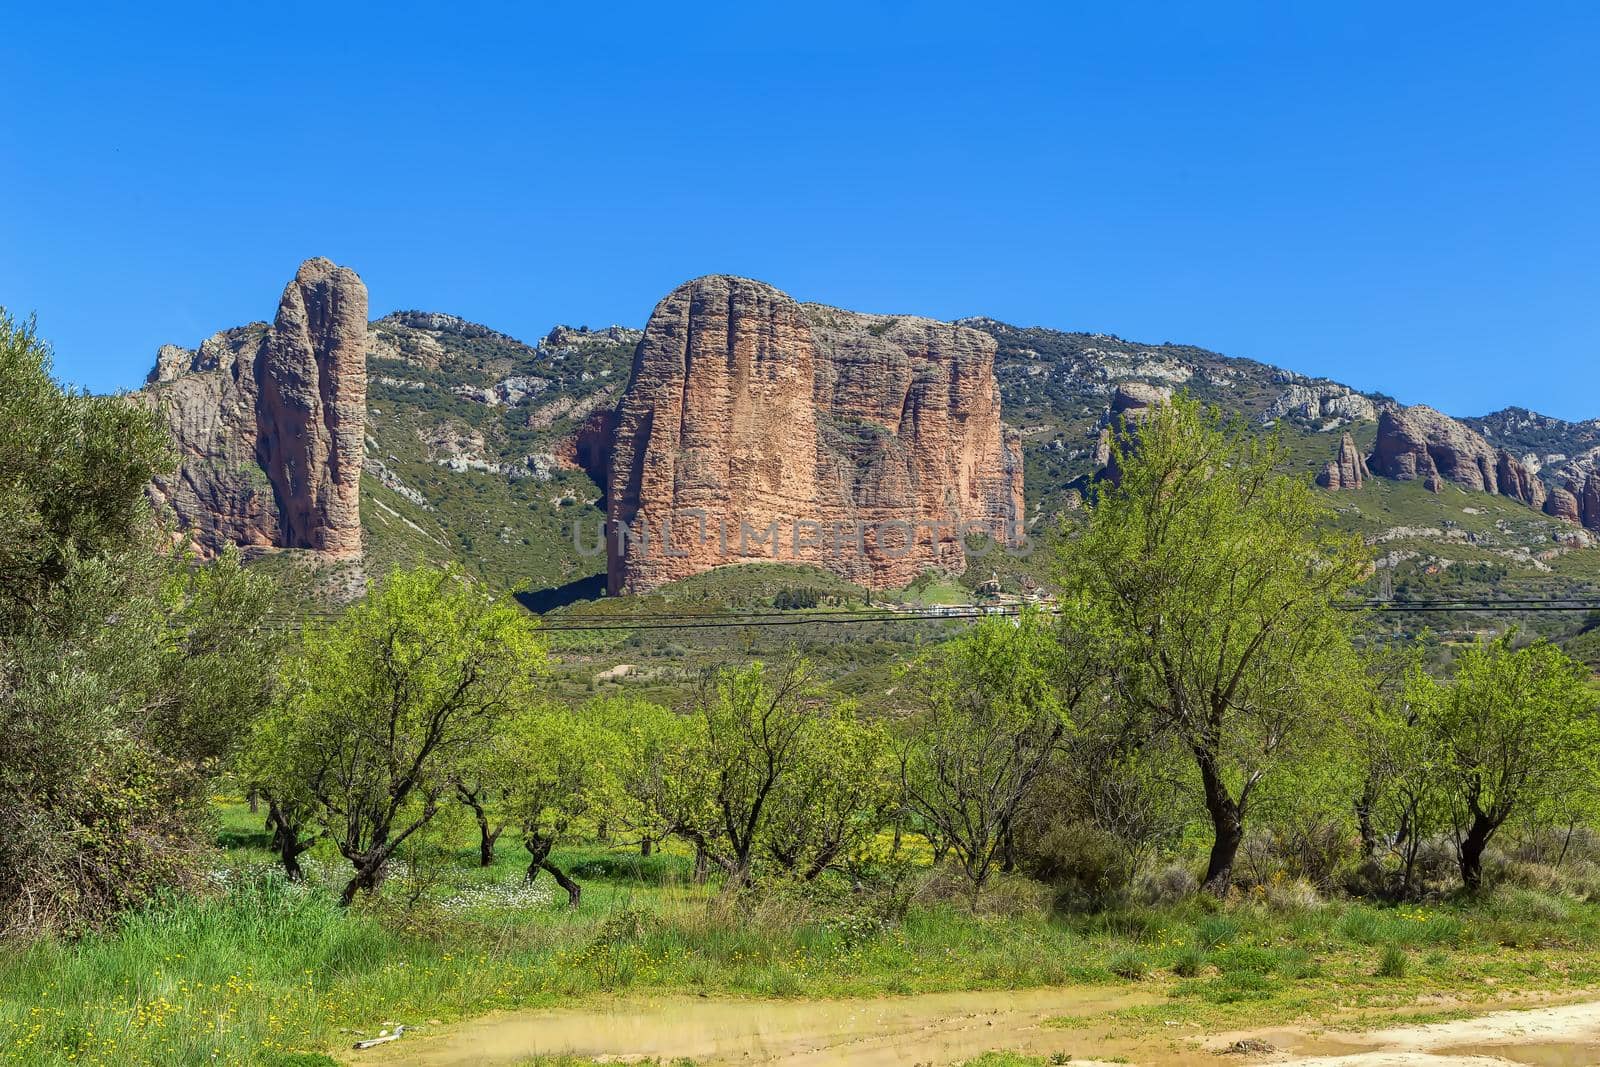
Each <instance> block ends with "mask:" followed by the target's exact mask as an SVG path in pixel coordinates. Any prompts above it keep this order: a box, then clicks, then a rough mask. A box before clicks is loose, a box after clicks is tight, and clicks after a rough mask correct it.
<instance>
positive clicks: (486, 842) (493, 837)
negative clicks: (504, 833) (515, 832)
mask: <svg viewBox="0 0 1600 1067" xmlns="http://www.w3.org/2000/svg"><path fill="white" fill-rule="evenodd" d="M503 829H505V827H503V826H501V827H497V828H494V829H491V828H490V827H489V820H488V819H486V818H484V817H483V816H482V815H480V816H478V866H479V867H493V866H494V843H495V842H496V841H498V840H500V831H501V830H503Z"/></svg>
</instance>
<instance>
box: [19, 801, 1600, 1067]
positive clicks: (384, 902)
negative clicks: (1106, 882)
mask: <svg viewBox="0 0 1600 1067" xmlns="http://www.w3.org/2000/svg"><path fill="white" fill-rule="evenodd" d="M469 825H470V824H469ZM460 829H461V828H460V827H456V828H454V830H452V831H451V832H452V833H454V834H456V836H455V838H454V840H456V841H458V842H459V841H460V840H461V838H460V836H459V831H460ZM219 841H220V843H221V844H222V845H223V846H224V848H223V851H222V855H223V860H222V865H221V866H219V867H218V868H216V869H215V870H214V871H213V877H212V881H213V882H214V883H215V884H214V886H213V887H212V888H211V889H209V890H207V891H200V892H194V893H189V894H185V895H184V896H182V897H181V898H174V899H172V900H170V901H168V902H166V903H164V904H161V905H159V906H156V907H153V908H151V909H148V910H146V911H143V912H140V913H135V914H132V915H129V916H128V917H126V918H125V919H124V921H123V922H122V923H121V925H120V926H119V927H118V928H117V929H113V930H107V931H104V932H100V933H94V934H89V935H86V936H84V937H82V938H80V939H78V940H76V941H68V940H63V939H43V940H38V941H34V942H31V943H8V944H0V1063H3V1064H19V1065H36V1064H38V1065H42V1064H52V1065H55V1064H100V1065H105V1067H113V1065H116V1067H120V1065H123V1064H159V1065H162V1067H166V1065H174V1064H223V1063H228V1064H264V1065H267V1067H313V1065H318V1064H320V1065H323V1067H327V1065H329V1064H334V1063H338V1062H351V1063H369V1062H370V1063H381V1064H417V1065H423V1064H447V1063H506V1064H512V1063H519V1062H532V1063H541V1062H542V1063H549V1064H561V1063H578V1062H588V1061H589V1060H592V1059H593V1058H595V1057H611V1058H613V1059H615V1058H624V1057H625V1058H628V1059H630V1060H637V1059H639V1058H641V1057H643V1058H645V1059H650V1058H658V1059H660V1060H661V1062H663V1063H672V1062H674V1061H676V1060H678V1059H679V1058H687V1059H688V1060H692V1061H694V1062H699V1063H704V1064H710V1063H716V1062H739V1063H761V1062H774V1063H825V1062H849V1063H864V1064H869V1065H870V1064H874V1063H882V1064H900V1063H904V1064H910V1063H914V1062H916V1063H939V1064H956V1063H961V1062H965V1061H971V1060H975V1059H977V1060H978V1062H981V1063H984V1064H987V1065H990V1067H1000V1065H1004V1064H1007V1063H1014V1064H1032V1063H1044V1062H1051V1061H1052V1058H1056V1059H1057V1060H1059V1058H1060V1057H1071V1056H1087V1055H1094V1056H1098V1057H1100V1058H1102V1059H1113V1060H1114V1059H1118V1058H1121V1059H1123V1060H1125V1061H1128V1062H1133V1063H1152V1064H1177V1063H1184V1062H1195V1063H1208V1062H1228V1061H1217V1060H1215V1059H1214V1058H1213V1053H1211V1052H1210V1051H1207V1049H1209V1048H1211V1047H1214V1046H1215V1045H1216V1044H1217V1042H1219V1041H1223V1040H1224V1039H1226V1040H1227V1041H1232V1040H1237V1039H1239V1038H1240V1037H1241V1036H1250V1035H1259V1036H1260V1037H1261V1038H1262V1039H1263V1040H1266V1041H1267V1042H1268V1043H1270V1044H1272V1045H1273V1046H1274V1047H1276V1048H1280V1049H1283V1050H1285V1052H1283V1053H1276V1054H1267V1055H1263V1056H1259V1057H1241V1058H1240V1059H1241V1060H1243V1061H1246V1062H1254V1061H1255V1060H1257V1059H1262V1060H1265V1061H1268V1062H1281V1061H1283V1060H1284V1058H1285V1056H1287V1055H1300V1056H1302V1057H1308V1056H1319V1055H1320V1056H1326V1055H1332V1054H1335V1053H1337V1054H1339V1055H1358V1056H1366V1057H1368V1058H1366V1059H1347V1060H1344V1061H1339V1060H1332V1061H1316V1062H1327V1063H1341V1062H1342V1063H1345V1064H1348V1065H1350V1067H1354V1065H1356V1064H1360V1065H1362V1067H1377V1065H1379V1064H1387V1063H1396V1064H1398V1063H1414V1064H1430V1065H1432V1067H1437V1065H1438V1064H1440V1063H1444V1062H1451V1061H1448V1060H1438V1059H1435V1060H1428V1059H1417V1058H1416V1057H1417V1056H1423V1055H1433V1054H1434V1053H1435V1052H1447V1053H1449V1054H1450V1055H1457V1052H1455V1051H1451V1050H1452V1049H1455V1048H1457V1047H1458V1046H1459V1047H1462V1048H1468V1047H1470V1048H1478V1047H1480V1046H1484V1045H1494V1044H1496V1042H1499V1041H1500V1037H1503V1036H1506V1035H1515V1034H1517V1033H1518V1032H1519V1028H1521V1029H1526V1028H1528V1027H1530V1026H1532V1025H1534V1024H1537V1025H1538V1026H1540V1027H1544V1028H1545V1029H1546V1030H1548V1033H1541V1034H1540V1035H1539V1036H1538V1037H1536V1038H1528V1039H1525V1040H1524V1039H1522V1038H1518V1040H1517V1042H1516V1047H1514V1048H1512V1047H1509V1046H1508V1048H1507V1052H1506V1056H1505V1057H1503V1058H1509V1060H1510V1062H1515V1063H1524V1064H1567V1063H1591V1062H1600V1054H1596V1053H1595V1052H1594V1050H1593V1049H1592V1048H1591V1047H1590V1045H1589V1044H1583V1043H1584V1042H1591V1041H1592V1028H1593V1025H1594V1010H1592V1009H1586V1008H1563V1009H1560V1010H1559V1011H1557V1009H1555V1008H1551V1009H1550V1010H1551V1011H1556V1012H1557V1013H1556V1014H1548V1013H1546V1014H1543V1015H1541V1014H1540V1013H1539V1012H1540V1011H1542V1010H1543V1009H1542V1008H1540V1007H1539V1006H1541V1005H1560V1004H1567V1003H1572V1002H1577V1001H1595V1000H1600V905H1596V904H1593V903H1587V902H1583V901H1580V900H1575V899H1573V898H1571V897H1565V896H1559V895H1555V894H1552V893H1546V892H1542V891H1540V890H1536V889H1532V888H1516V887H1512V886H1503V887H1501V888H1500V889H1498V890H1496V891H1495V892H1494V893H1493V894H1491V895H1489V896H1488V897H1487V898H1486V899H1483V900H1480V901H1478V902H1475V903H1472V904H1470V905H1466V904H1456V903H1449V902H1442V903H1438V904H1433V905H1428V906H1422V907H1417V906H1403V907H1387V906H1377V905H1371V904H1365V903H1359V902H1351V901H1329V902H1322V901H1318V900H1316V899H1314V898H1311V899H1307V898H1306V897H1305V896H1304V895H1303V894H1300V895H1297V894H1296V893H1294V892H1291V891H1279V890H1278V889H1277V888H1275V887H1272V886H1268V887H1263V888H1262V889H1260V890H1257V891H1253V892H1248V893H1244V894H1241V895H1240V896H1239V897H1238V898H1237V899H1236V900H1234V901H1231V902H1230V903H1228V904H1226V905H1218V904H1217V903H1215V902H1214V901H1210V900H1208V899H1195V898H1189V899H1187V900H1182V901H1179V902H1176V903H1171V904H1161V905H1151V906H1129V907H1125V908H1119V909H1115V910H1112V911H1109V912H1103V913H1098V914H1072V913H1069V914H1064V915H1057V914H1053V913H1052V911H1051V909H1050V908H1049V906H1048V904H1049V901H1048V891H1047V890H1044V889H1043V888H1042V887H1040V886H1038V885H1037V884H1036V883H1031V882H1026V881H1023V880H1020V879H1018V880H1010V879H1002V880H1001V881H1000V882H999V883H998V884H997V885H995V886H994V887H993V888H992V889H990V890H987V891H986V893H985V896H984V900H983V903H982V906H981V907H979V908H978V909H977V910H976V911H974V910H973V909H972V907H971V906H970V904H969V902H968V900H967V899H966V897H965V894H964V892H962V891H961V890H960V887H959V883H950V882H948V881H946V882H941V880H940V879H939V878H938V877H935V876H931V872H930V871H928V869H927V868H926V865H925V864H926V859H925V857H924V858H923V860H922V864H923V865H922V866H919V867H914V868H913V870H912V871H911V874H910V876H908V877H907V878H906V879H904V880H903V882H901V883H899V884H898V887H895V886H890V887H889V888H886V889H881V890H878V891H874V892H869V893H866V894H856V893H852V892H851V890H850V887H849V886H848V885H845V884H843V883H842V881H841V882H840V883H838V884H827V883H826V882H824V883H822V884H814V885H812V886H810V887H809V888H806V889H803V890H792V889H791V890H778V891H767V892H762V893H757V894H751V895H749V896H746V897H742V898H740V899H739V900H737V901H729V900H726V899H723V898H722V897H721V895H720V894H718V893H717V892H716V891H715V889H714V887H707V886H696V885H694V884H693V882H692V879H691V877H690V873H691V870H690V868H691V861H690V858H689V857H688V856H686V855H682V854H679V853H676V852H673V851H670V850H669V851H662V850H657V852H656V854H655V855H653V856H650V857H641V856H639V855H638V852H637V847H636V846H631V845H629V844H626V843H624V842H615V841H614V842H611V843H591V844H588V845H585V846H582V847H573V848H567V849H565V850H562V851H561V852H559V853H558V856H557V858H558V860H559V862H560V863H561V864H562V865H563V866H564V867H565V868H566V869H568V870H569V871H570V872H571V873H572V874H573V875H574V876H575V877H576V878H577V879H578V880H579V881H580V882H581V883H582V884H583V886H584V893H583V898H582V904H581V906H580V907H578V908H576V909H571V908H568V907H567V906H566V900H565V894H562V893H559V892H557V891H556V890H555V887H554V886H553V885H552V884H551V883H550V882H549V880H548V878H547V877H546V876H541V878H540V880H539V881H538V882H535V883H534V884H533V885H531V886H529V885H527V884H526V883H525V882H524V881H523V868H524V861H523V858H522V857H523V855H524V854H523V851H522V847H521V843H520V841H518V840H516V839H514V838H511V837H510V835H509V834H508V835H507V836H506V837H504V838H502V839H501V841H500V844H499V848H498V850H497V852H496V855H495V862H494V864H493V865H491V866H489V867H487V868H480V867H478V866H477V865H476V862H475V861H476V850H475V849H473V850H470V851H466V850H458V848H457V846H450V847H448V848H446V847H444V846H439V845H434V846H428V847H427V848H424V849H422V850H419V851H418V852H417V853H416V854H415V855H413V856H411V857H410V858H409V861H408V863H407V864H406V865H405V866H404V867H402V869H401V870H399V871H397V872H396V873H395V875H394V876H393V877H392V878H391V879H390V881H389V882H388V883H387V884H386V886H385V889H384V892H383V893H382V895H381V896H380V897H379V898H378V899H377V900H374V901H368V902H363V903H361V904H360V905H359V906H357V907H355V908H352V909H350V910H349V911H342V910H340V909H339V908H338V907H337V905H336V903H335V890H336V887H337V885H338V883H339V881H340V880H341V879H342V877H343V876H344V871H343V869H342V868H341V867H340V866H339V865H338V864H337V863H336V862H335V860H334V857H331V856H323V857H320V858H316V859H314V861H313V862H312V863H311V864H310V865H309V867H310V872H311V875H312V878H311V884H310V885H308V886H304V887H298V886H290V885H288V884H286V883H285V882H284V881H283V880H282V878H281V877H280V876H277V875H276V874H274V873H272V869H271V864H270V855H269V854H268V853H267V852H266V850H265V848H264V845H265V843H266V842H265V838H264V836H263V835H262V834H261V832H260V823H259V820H258V818H253V817H250V816H249V815H248V813H246V812H245V811H244V808H243V805H242V803H239V802H238V801H237V800H233V801H230V802H228V803H226V804H225V805H224V806H223V814H222V826H221V827H220V832H219ZM313 855H315V854H313ZM1289 888H1292V887H1289ZM1524 1007H1534V1008H1539V1010H1536V1011H1534V1012H1533V1013H1531V1014H1522V1015H1518V1016H1515V1017H1511V1016H1506V1017H1504V1019H1505V1021H1504V1024H1503V1025H1502V1023H1501V1022H1498V1021H1497V1022H1493V1023H1491V1024H1489V1029H1487V1030H1473V1029H1471V1028H1465V1029H1457V1030H1451V1031H1439V1030H1427V1031H1426V1032H1424V1033H1420V1036H1417V1035H1413V1036H1411V1037H1402V1036H1394V1035H1395V1034H1397V1033H1399V1031H1395V1030H1394V1028H1395V1027H1415V1026H1420V1025H1423V1024H1430V1025H1431V1024H1438V1023H1445V1022H1449V1023H1451V1024H1452V1025H1456V1024H1460V1025H1461V1026H1463V1027H1465V1026H1466V1024H1464V1023H1462V1022H1461V1020H1463V1019H1465V1018H1467V1017H1469V1016H1475V1015H1481V1014H1483V1013H1486V1012H1498V1011H1504V1010H1506V1009H1509V1008H1524ZM1561 1012H1566V1013H1567V1014H1561ZM1563 1020H1565V1022H1563ZM397 1024H403V1025H405V1026H406V1027H407V1031H406V1033H405V1034H404V1036H403V1037H402V1038H401V1039H399V1040H397V1041H394V1042H392V1043H390V1044H387V1045H384V1046H381V1047H379V1048H376V1049H372V1050H370V1051H365V1052H354V1051H352V1050H351V1045H352V1044H353V1043H354V1042H355V1041H357V1040H359V1039H361V1038H366V1037H372V1036H375V1035H377V1034H378V1033H379V1032H380V1030H383V1029H385V1028H388V1029H392V1028H393V1027H394V1026H395V1025H397ZM1567 1024H1570V1026H1568V1025H1567ZM1561 1026H1567V1029H1565V1030H1563V1029H1560V1027H1561ZM1441 1035H1443V1036H1441ZM1573 1041H1577V1042H1579V1047H1581V1048H1582V1050H1583V1051H1582V1052H1581V1054H1579V1053H1571V1055H1577V1056H1578V1058H1577V1059H1572V1058H1570V1056H1569V1053H1568V1051H1565V1050H1566V1049H1567V1047H1568V1044H1570V1043H1571V1042H1573ZM1408 1042H1409V1043H1408ZM1430 1042H1431V1044H1430ZM1564 1042H1565V1043H1566V1044H1564ZM1501 1044H1504V1042H1501ZM1430 1050H1431V1051H1430ZM1529 1050H1532V1051H1529ZM746 1053H748V1055H746ZM1495 1055H1500V1053H1498V1052H1497V1053H1495ZM1516 1055H1523V1056H1525V1057H1526V1056H1538V1057H1544V1058H1535V1059H1528V1058H1523V1059H1520V1060H1518V1059H1516V1058H1515V1056H1516ZM574 1056H577V1057H581V1058H580V1059H577V1060H574V1059H572V1057H574ZM985 1056H987V1058H986V1059H980V1057H985ZM1374 1056H1376V1057H1378V1058H1372V1057H1374ZM1008 1057H1009V1058H1008ZM1018 1057H1020V1058H1018ZM1385 1057H1387V1058H1385ZM1395 1057H1400V1058H1395ZM1407 1057H1410V1058H1409V1059H1408V1058H1407ZM1563 1057H1568V1058H1563ZM1460 1062H1474V1063H1476V1062H1477V1061H1468V1060H1461V1061H1460ZM1484 1062H1494V1061H1492V1060H1489V1061H1484Z"/></svg>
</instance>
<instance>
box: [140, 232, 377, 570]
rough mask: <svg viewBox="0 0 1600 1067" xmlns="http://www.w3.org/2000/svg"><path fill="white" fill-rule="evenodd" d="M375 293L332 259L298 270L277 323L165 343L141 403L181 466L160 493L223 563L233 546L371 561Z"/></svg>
mask: <svg viewBox="0 0 1600 1067" xmlns="http://www.w3.org/2000/svg"><path fill="white" fill-rule="evenodd" d="M366 353H367V290H366V286H364V285H363V284H362V282H361V279H360V278H359V277H357V276H356V274H355V272H354V271H351V270H349V269H348V268H344V267H338V266H335V265H334V264H333V263H331V262H329V261H328V260H326V259H309V260H307V261H306V262H304V263H302V264H301V265H300V270H299V271H298V273H296V275H295V278H294V280H293V281H291V282H290V283H289V285H288V286H287V287H286V288H285V289H284V291H283V298H282V299H281V300H280V301H279V304H278V314H277V316H276V318H275V319H274V320H273V323H272V325H271V326H267V325H265V324H262V323H257V324H254V325H251V326H245V327H240V328H238V329H234V330H228V331H226V332H224V333H219V334H216V335H214V336H213V337H211V338H209V339H207V340H206V341H205V342H204V343H203V344H201V346H200V347H199V349H197V350H195V351H193V352H190V351H189V350H187V349H180V348H176V347H175V346H170V345H168V346H164V347H163V348H162V349H161V351H160V353H158V355H157V360H156V368H155V370H153V371H152V372H151V375H150V383H151V384H150V385H149V387H148V388H147V389H146V390H145V392H144V393H143V394H142V395H143V397H144V398H145V399H146V401H147V402H149V403H152V404H154V405H155V406H156V407H157V409H158V410H160V411H161V412H162V413H163V415H164V416H165V418H166V420H167V424H168V427H169V428H170V430H171V432H172V436H173V440H174V443H175V445H176V450H177V452H178V458H179V464H178V469H177V470H176V471H175V472H173V473H172V474H170V475H164V476H162V477H159V478H157V479H156V481H155V482H154V484H153V485H152V486H151V496H152V498H153V499H154V500H155V501H156V503H157V504H158V506H161V507H163V508H165V509H169V510H170V512H171V514H172V515H173V517H174V518H175V519H176V522H177V524H178V527H179V529H181V530H184V531H187V532H189V533H191V534H192V535H193V537H194V540H195V543H196V545H197V546H198V547H199V548H200V550H201V551H202V552H204V553H207V554H215V553H216V552H219V551H220V550H221V549H222V548H223V547H224V546H226V545H228V544H235V545H240V546H244V547H247V548H255V549H269V548H297V549H308V550H310V551H313V552H316V553H319V554H320V555H322V556H324V557H325V558H327V559H330V560H347V559H356V558H359V557H360V555H361V521H360V485H361V469H362V461H363V458H364V452H365V431H364V426H365V419H366V392H367V384H366V383H367V371H366Z"/></svg>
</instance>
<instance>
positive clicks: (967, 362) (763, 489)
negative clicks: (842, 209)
mask: <svg viewBox="0 0 1600 1067" xmlns="http://www.w3.org/2000/svg"><path fill="white" fill-rule="evenodd" d="M994 355H995V342H994V340H993V339H992V338H991V337H989V336H988V335H986V334H984V333H981V332H979V331H977V330H973V329H969V328H967V327H964V326H958V325H953V324H950V323H943V322H935V321H933V320H929V319H921V318H913V317H903V316H901V317H896V316H881V315H861V314H857V313H854V312H848V311H841V310H838V309H835V308H827V307H821V306H816V305H806V306H801V305H800V304H797V303H796V302H795V301H794V300H793V299H791V298H790V297H789V296H787V295H786V294H784V293H782V292H780V291H779V290H777V289H775V288H773V287H772V286H770V285H766V284H764V283H762V282H757V281H752V280H750V279H747V278H735V277H729V276H725V275H711V276H707V277H704V278H698V279H695V280H694V281H691V282H687V283H685V284H684V285H681V286H679V287H678V288H677V289H675V290H673V292H672V293H670V294H669V295H668V296H667V297H666V298H665V299H664V300H662V301H661V303H660V304H658V305H657V306H656V309H655V311H654V312H653V313H652V314H651V316H650V321H649V323H648V325H647V326H646V327H645V332H644V336H643V338H642V339H641V340H640V342H639V345H638V348H637V349H636V351H635V355H634V363H633V373H632V377H631V379H630V381H629V384H628V388H627V391H626V392H625V393H624V394H623V397H622V400H621V402H620V403H619V405H618V407H617V410H616V415H615V420H614V423H613V426H612V428H611V444H612V449H611V465H610V472H609V478H608V479H607V518H608V522H609V525H610V536H609V537H608V554H609V558H608V564H609V566H608V585H609V586H610V589H611V591H612V592H613V593H617V592H642V591H645V590H648V589H652V588H654V587H656V586H658V585H660V584H662V583H663V582H668V581H672V580H675V579H678V578H683V577H687V576H689V575H691V574H696V573H698V572H700V571H704V570H707V569H710V568H712V567H716V566H719V565H722V564H726V563H737V562H754V561H757V560H774V559H776V560H787V561H798V562H806V563H812V564H816V565H819V566H822V567H825V568H827V569H828V570H831V571H833V572H835V573H837V574H840V575H842V576H844V577H846V578H849V579H851V580H852V581H857V582H860V583H862V584H865V585H869V586H873V587H888V586H896V585H904V584H905V583H907V582H909V581H910V580H911V579H913V578H915V577H916V576H917V575H918V574H919V573H921V572H922V571H924V570H926V569H928V568H930V567H939V568H947V569H951V570H959V569H961V568H962V567H964V566H965V563H966V550H965V546H964V534H968V533H976V532H984V533H987V534H988V535H989V536H990V537H992V538H993V539H995V540H997V541H1009V540H1012V539H1013V538H1015V537H1016V536H1017V535H1018V527H1017V524H1018V523H1019V522H1020V520H1021V518H1022V509H1023V501H1022V455H1021V446H1020V440H1019V439H1018V437H1017V436H1016V434H1015V433H1014V432H1013V431H1010V430H1009V429H1007V428H1006V427H1004V426H1003V425H1002V424H1001V422H1000V393H999V388H998V386H997V384H996V382H995V377H994Z"/></svg>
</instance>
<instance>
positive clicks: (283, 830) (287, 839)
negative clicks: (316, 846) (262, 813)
mask: <svg viewBox="0 0 1600 1067" xmlns="http://www.w3.org/2000/svg"><path fill="white" fill-rule="evenodd" d="M267 826H268V827H269V828H270V829H271V830H272V847H273V849H274V851H276V852H277V853H278V861H279V862H280V863H282V864H283V874H284V877H286V878H288V879H289V881H291V882H303V881H305V872H304V871H303V870H301V869H300V853H302V852H304V851H305V850H306V849H308V848H310V847H311V844H312V842H311V841H306V842H301V840H300V828H299V827H298V826H291V825H290V824H289V819H288V817H287V816H286V815H284V813H283V809H282V808H281V807H279V806H278V803H277V801H275V800H273V799H271V798H270V797H269V798H268V799H267Z"/></svg>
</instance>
